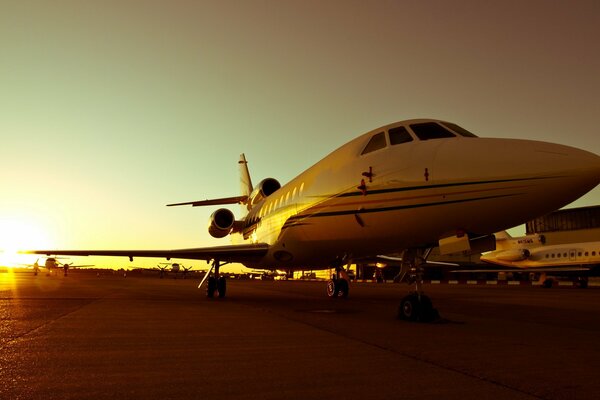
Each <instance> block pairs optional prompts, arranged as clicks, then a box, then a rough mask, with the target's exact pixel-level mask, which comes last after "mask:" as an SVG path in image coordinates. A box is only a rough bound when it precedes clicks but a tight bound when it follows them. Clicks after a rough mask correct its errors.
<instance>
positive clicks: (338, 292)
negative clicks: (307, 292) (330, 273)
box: [327, 279, 350, 297]
mask: <svg viewBox="0 0 600 400" xmlns="http://www.w3.org/2000/svg"><path fill="white" fill-rule="evenodd" d="M349 289H350V285H348V281H347V280H345V279H330V280H328V281H327V296H329V297H348V291H349Z"/></svg>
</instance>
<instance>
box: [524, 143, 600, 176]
mask: <svg viewBox="0 0 600 400" xmlns="http://www.w3.org/2000/svg"><path fill="white" fill-rule="evenodd" d="M535 152H536V153H537V154H538V155H539V156H540V158H541V159H542V160H543V162H544V163H546V166H547V167H549V168H552V169H554V170H555V171H556V172H557V173H562V174H565V175H573V176H582V177H583V176H585V177H586V178H587V179H589V180H590V183H594V186H595V185H597V184H598V183H600V156H598V155H596V154H594V153H591V152H589V151H586V150H581V149H578V148H575V147H570V146H564V145H558V144H545V145H544V146H541V147H539V148H537V149H536V150H535Z"/></svg>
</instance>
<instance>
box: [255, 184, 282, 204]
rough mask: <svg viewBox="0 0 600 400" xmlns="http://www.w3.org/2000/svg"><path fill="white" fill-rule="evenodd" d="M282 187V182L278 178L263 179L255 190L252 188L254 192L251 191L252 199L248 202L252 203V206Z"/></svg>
mask: <svg viewBox="0 0 600 400" xmlns="http://www.w3.org/2000/svg"><path fill="white" fill-rule="evenodd" d="M280 187H281V184H280V183H279V181H278V180H277V179H274V178H266V179H263V180H262V181H260V183H259V184H258V185H256V187H255V188H254V190H252V193H250V199H249V201H248V203H249V204H250V206H253V205H255V204H257V203H258V202H260V201H261V200H263V199H266V198H267V197H269V196H270V195H272V194H273V193H275V192H276V191H277V190H279V188H280Z"/></svg>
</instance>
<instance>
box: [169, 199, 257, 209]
mask: <svg viewBox="0 0 600 400" xmlns="http://www.w3.org/2000/svg"><path fill="white" fill-rule="evenodd" d="M247 200H248V196H235V197H223V198H220V199H210V200H209V199H207V200H198V201H188V202H185V203H173V204H167V207H173V206H192V207H201V206H216V205H221V204H244V203H245V202H246V201H247Z"/></svg>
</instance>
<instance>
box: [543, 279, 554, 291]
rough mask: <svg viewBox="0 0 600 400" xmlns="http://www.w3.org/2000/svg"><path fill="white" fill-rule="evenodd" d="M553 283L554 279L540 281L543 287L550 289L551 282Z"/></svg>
mask: <svg viewBox="0 0 600 400" xmlns="http://www.w3.org/2000/svg"><path fill="white" fill-rule="evenodd" d="M553 283H554V281H553V280H552V279H546V280H545V281H544V282H543V283H542V287H543V288H544V289H550V288H551V287H552V284H553Z"/></svg>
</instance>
